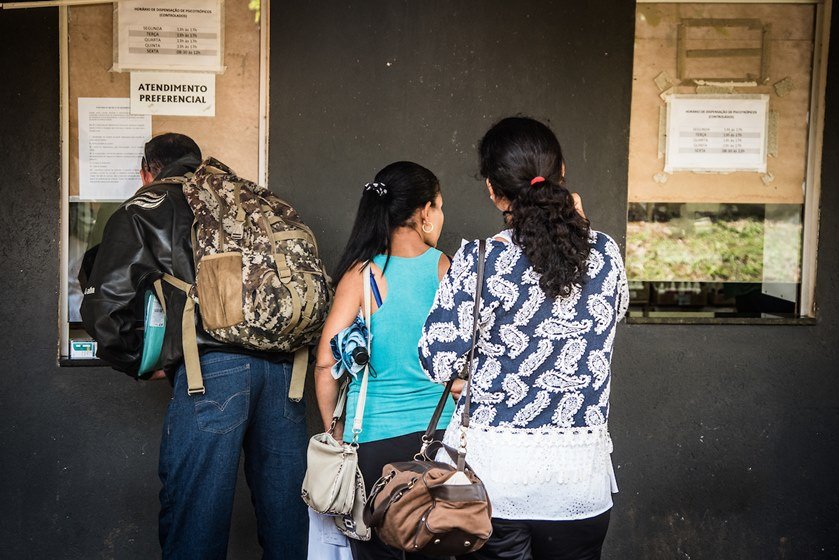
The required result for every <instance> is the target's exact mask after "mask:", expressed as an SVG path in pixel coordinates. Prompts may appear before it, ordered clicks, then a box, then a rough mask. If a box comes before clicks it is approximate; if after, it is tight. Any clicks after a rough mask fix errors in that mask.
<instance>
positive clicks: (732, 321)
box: [626, 317, 818, 326]
mask: <svg viewBox="0 0 839 560" xmlns="http://www.w3.org/2000/svg"><path fill="white" fill-rule="evenodd" d="M626 323H627V324H629V325H766V326H790V325H798V326H814V325H816V324H818V321H817V319H816V318H815V317H797V318H792V317H789V318H787V317H776V318H762V317H729V318H726V317H627V318H626Z"/></svg>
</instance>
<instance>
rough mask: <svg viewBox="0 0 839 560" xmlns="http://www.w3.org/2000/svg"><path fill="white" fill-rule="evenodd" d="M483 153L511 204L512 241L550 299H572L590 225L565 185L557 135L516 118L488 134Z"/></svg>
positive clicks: (487, 170) (485, 169) (485, 166)
mask: <svg viewBox="0 0 839 560" xmlns="http://www.w3.org/2000/svg"><path fill="white" fill-rule="evenodd" d="M479 153H480V157H481V175H483V176H484V177H486V178H487V179H489V182H490V183H491V184H492V188H493V190H494V191H495V194H496V196H501V197H504V198H506V199H507V200H509V201H510V209H509V212H508V219H507V223H508V225H509V227H511V228H512V229H513V240H514V241H515V242H516V244H518V245H519V246H520V247H521V248H522V250H523V251H524V253H525V254H526V255H527V257H528V258H529V259H530V262H531V264H532V265H533V269H534V270H535V271H536V272H538V273H539V274H541V276H542V277H541V280H540V281H539V285H540V286H541V288H542V290H544V292H545V293H546V294H548V295H549V296H551V297H561V296H567V295H569V294H570V293H571V290H572V289H573V287H574V286H575V285H579V284H582V282H583V279H584V273H585V270H586V261H587V259H588V255H589V250H590V243H591V242H590V240H589V234H590V231H591V227H590V224H589V221H588V220H587V219H585V218H584V217H583V216H581V215H580V214H579V213H578V212H577V210H576V208H575V207H574V198H573V197H572V196H571V193H570V192H569V191H568V189H567V188H566V187H565V178H564V177H563V169H562V167H563V158H562V149H561V147H560V145H559V141H558V140H557V139H556V136H554V133H553V132H551V129H549V128H548V127H547V126H545V125H544V124H542V123H540V122H538V121H535V120H533V119H529V118H525V117H511V118H507V119H504V120H502V121H501V122H499V123H498V124H496V125H495V126H493V127H492V128H491V129H490V130H489V132H487V133H486V135H485V136H484V137H483V139H482V140H481V144H480V147H479Z"/></svg>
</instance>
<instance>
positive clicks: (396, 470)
mask: <svg viewBox="0 0 839 560" xmlns="http://www.w3.org/2000/svg"><path fill="white" fill-rule="evenodd" d="M485 253H486V242H485V241H481V242H480V243H479V246H478V274H477V287H476V290H475V291H476V293H475V310H474V314H473V321H472V347H471V349H470V350H469V357H468V360H467V365H466V368H467V369H466V371H467V372H470V373H471V372H472V363H473V361H474V356H475V345H476V343H477V334H478V318H479V310H480V302H481V287H482V285H483V277H484V255H485ZM468 377H471V376H468ZM468 377H467V381H466V388H465V389H464V390H465V393H464V406H463V413H462V415H461V428H460V430H461V431H460V433H461V436H460V438H461V439H460V446H459V448H458V449H457V450H454V449H452V448H450V447H447V446H445V445H443V443H442V442H440V441H434V432H435V431H436V428H437V422H438V421H439V420H440V416H441V414H442V413H443V408H444V407H445V405H446V400H447V399H448V398H449V393H450V392H451V388H452V385H453V383H454V379H452V380H451V381H449V382H448V384H447V385H446V389H445V391H443V396H442V397H441V398H440V402H439V403H437V408H436V409H435V410H434V414H433V415H432V417H431V422H430V423H429V424H428V429H427V430H426V431H425V434H424V435H423V436H422V447H421V448H420V451H419V453H417V454H416V455H415V456H414V460H413V461H404V462H397V463H390V464H387V465H385V467H384V469H382V477H381V478H380V479H379V480H378V481H377V482H376V484H375V485H373V488H372V489H371V491H370V495H369V497H368V498H367V503H366V506H365V508H364V521H365V524H367V525H368V526H370V527H374V528H375V530H376V532H377V534H378V535H379V538H380V539H382V541H383V542H384V543H385V544H387V545H389V546H392V547H395V548H398V549H401V550H405V551H408V552H418V553H422V554H426V555H431V556H451V555H460V554H467V553H469V552H474V551H476V550H478V549H479V548H481V547H482V546H483V545H484V543H486V541H487V539H488V538H489V536H490V535H491V534H492V506H491V505H490V502H489V497H488V496H487V493H486V488H484V485H483V483H482V482H481V480H480V479H479V478H478V476H477V475H476V474H475V472H474V471H473V470H472V469H471V468H470V467H469V465H468V464H467V463H466V428H467V427H468V426H469V409H470V404H471V382H470V381H469V379H468ZM437 449H443V450H445V452H446V453H448V454H449V456H450V457H451V459H452V461H453V462H454V463H455V466H452V465H449V464H447V463H442V462H438V461H434V460H433V459H432V458H431V457H432V456H433V455H432V451H434V450H437Z"/></svg>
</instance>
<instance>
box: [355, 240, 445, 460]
mask: <svg viewBox="0 0 839 560" xmlns="http://www.w3.org/2000/svg"><path fill="white" fill-rule="evenodd" d="M441 255H442V253H441V252H440V251H438V250H437V249H429V250H427V251H426V252H425V253H423V254H422V255H420V256H418V257H413V258H403V257H393V256H392V257H390V260H388V259H387V257H386V256H385V255H377V256H376V257H374V258H373V263H374V264H375V265H376V266H378V267H379V269H380V270H384V277H385V280H386V281H387V296H386V297H385V299H384V302H383V303H382V306H381V307H380V308H379V309H378V310H377V311H376V312H375V313H373V316H372V317H371V319H370V321H371V323H370V324H371V328H372V332H373V340H372V343H371V345H372V348H371V349H370V364H371V366H372V369H371V370H370V380H369V382H368V385H367V402H366V406H365V407H364V422H363V425H362V431H361V434H360V436H359V438H358V441H359V442H360V443H364V442H368V441H379V440H382V439H387V438H392V437H396V436H402V435H405V434H410V433H413V432H420V431H425V429H426V428H427V427H428V423H429V422H430V421H431V415H432V413H433V412H434V408H435V407H436V406H437V403H438V402H439V401H440V396H441V395H442V394H443V386H442V385H438V384H436V383H433V382H432V381H431V380H429V379H428V377H426V376H425V374H424V373H423V371H422V368H421V367H420V362H419V354H418V353H417V347H418V346H419V339H420V335H421V334H422V326H423V324H424V323H425V319H426V317H428V312H429V311H430V310H431V306H432V305H433V303H434V296H435V295H436V293H437V286H438V285H439V283H440V281H439V280H438V277H437V268H438V264H439V261H440V256H441ZM385 261H387V268H385ZM360 387H361V376H360V375H359V376H358V379H354V380H353V381H352V383H351V384H350V391H349V395H348V396H347V419H346V423H345V424H344V441H347V442H349V441H352V425H353V419H354V418H355V406H356V403H357V402H358V390H359V388H360ZM454 408H455V405H454V400H452V399H449V402H448V403H447V404H446V408H445V409H444V410H443V415H442V416H441V417H440V422H439V424H438V428H440V429H445V428H446V426H447V425H448V423H449V420H450V419H451V417H452V415H453V414H454ZM419 444H420V442H419V440H417V446H418V447H417V448H419ZM409 458H410V457H407V458H405V460H408V459H409Z"/></svg>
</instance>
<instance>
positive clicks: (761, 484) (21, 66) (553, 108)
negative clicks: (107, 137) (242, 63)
mask: <svg viewBox="0 0 839 560" xmlns="http://www.w3.org/2000/svg"><path fill="white" fill-rule="evenodd" d="M633 14H634V6H633V5H632V3H631V2H624V1H621V0H608V1H604V2H600V3H593V2H590V3H589V2H571V1H570V0H569V1H564V2H547V1H539V2H537V1H533V2H502V1H494V2H490V1H475V0H470V1H466V0H462V1H459V2H443V1H425V2H393V1H387V0H366V1H364V2H342V3H338V2H294V3H292V2H284V3H280V2H276V3H274V5H273V6H272V14H271V16H272V17H271V19H272V29H271V34H272V43H271V46H272V51H271V158H270V171H271V187H272V188H273V189H274V190H275V191H277V192H280V193H282V194H283V195H284V196H287V197H288V198H290V199H291V200H292V201H293V202H294V203H295V204H296V206H297V207H298V209H299V210H300V212H301V213H302V215H303V217H304V219H305V220H306V221H307V222H308V223H309V224H310V225H311V226H313V227H314V228H315V230H316V232H317V233H318V235H319V239H320V243H321V246H322V247H323V252H324V255H325V258H326V259H327V261H328V263H329V264H330V265H334V263H335V261H336V259H337V256H338V254H339V253H340V251H341V249H342V247H343V243H344V240H345V238H346V235H347V233H348V231H349V227H350V225H351V222H352V218H353V215H354V212H355V206H356V204H357V200H358V197H359V194H360V192H361V186H362V185H363V184H364V183H365V182H366V181H369V180H370V179H371V177H372V176H373V174H374V173H375V172H376V171H377V170H378V169H379V168H381V167H382V166H384V165H385V164H387V163H389V162H391V161H394V160H396V159H411V160H414V161H417V162H419V163H422V164H424V165H426V166H427V167H429V168H430V169H432V170H433V171H435V173H437V175H438V176H439V177H440V179H441V182H442V185H443V192H444V197H445V211H446V215H447V220H446V231H445V234H444V237H443V239H442V244H443V248H444V249H448V250H449V251H451V250H453V249H455V248H456V247H457V245H458V242H459V240H460V238H461V237H467V238H474V237H477V236H479V235H488V234H490V233H492V232H494V231H495V230H497V229H498V228H499V227H500V223H499V221H498V218H497V216H496V214H495V213H494V212H493V211H492V208H491V206H490V205H489V202H488V200H487V199H486V193H485V191H484V190H483V189H482V188H481V183H480V181H478V180H477V179H476V178H475V174H476V171H477V158H476V155H475V143H476V142H477V140H478V139H479V138H480V136H481V134H482V133H483V132H484V131H485V130H486V129H487V128H488V127H489V126H490V125H491V124H492V123H493V122H494V121H495V120H497V119H499V118H501V117H503V116H507V115H510V114H515V113H519V112H522V113H525V114H528V115H531V116H534V117H537V118H541V119H546V120H549V121H550V123H551V125H552V126H553V128H554V129H555V130H556V131H557V133H558V135H559V137H560V141H561V142H562V143H563V147H564V149H565V151H566V155H567V159H568V168H569V172H568V176H569V180H570V182H571V184H572V186H573V187H574V188H575V189H576V190H578V191H579V192H581V193H582V195H583V197H584V200H585V204H586V209H587V211H588V213H589V216H590V217H591V219H592V221H593V223H594V225H595V227H597V228H598V229H601V230H604V231H606V232H608V233H610V234H612V235H613V236H614V237H616V238H617V239H622V238H623V235H624V231H625V225H624V221H625V209H626V158H627V138H628V124H629V101H630V91H631V75H632V72H631V64H632V43H633V41H632V34H633V27H634V19H633ZM837 25H839V22H837V18H836V17H834V28H836V26H837ZM834 35H835V34H834ZM834 42H835V41H834ZM57 53H58V45H57V11H56V10H54V9H47V10H29V11H20V12H0V72H1V73H0V75H2V76H3V77H4V84H3V86H2V88H0V169H2V170H3V175H2V178H0V192H2V195H3V200H4V202H5V204H3V205H2V206H0V232H2V235H3V243H2V244H1V245H0V253H2V258H3V261H2V262H3V266H2V267H0V287H2V289H0V328H2V332H3V335H4V342H3V345H2V348H3V353H2V356H3V358H4V365H5V367H4V370H3V375H2V376H0V379H2V381H0V383H2V389H0V411H2V418H3V421H2V422H0V450H1V451H0V472H2V473H3V476H2V477H0V497H2V498H3V499H2V501H0V504H2V505H0V507H2V519H3V523H2V524H0V542H3V543H4V546H3V547H2V552H1V553H0V556H2V557H8V558H73V559H76V558H78V559H89V558H132V559H133V558H151V557H155V556H156V555H157V554H158V552H157V550H158V548H157V542H156V523H157V516H156V513H157V490H158V481H157V478H156V463H157V446H158V442H159V430H160V427H161V419H162V416H163V412H164V409H165V406H166V401H167V399H168V394H169V390H168V387H167V386H166V385H165V384H152V383H149V384H137V383H132V382H131V381H130V380H128V379H127V378H126V377H124V376H122V375H121V374H118V373H114V372H112V371H110V370H108V369H105V368H58V367H57V366H56V359H55V355H56V339H57V330H56V317H57V315H58V313H57V299H58V296H57V291H58V231H59V230H58V227H59V224H58V220H59V187H58V176H59V171H60V169H59V159H58V157H59V156H58V138H59V128H58V99H59V91H58V60H57V59H58V57H57ZM837 61H839V56H837V55H836V49H835V48H834V56H833V57H832V58H831V68H830V74H831V76H830V79H829V83H828V100H829V102H828V107H827V116H826V126H825V128H826V134H825V146H824V148H825V154H827V157H826V158H825V162H824V170H823V184H824V189H823V195H822V226H821V228H822V229H821V244H820V247H821V253H820V255H821V258H820V261H819V263H820V264H819V271H818V272H819V276H818V278H819V284H818V290H817V296H818V301H819V317H820V318H819V322H818V324H817V325H816V326H794V327H793V326H791V327H762V326H662V325H622V326H621V327H620V329H619V334H618V339H617V347H618V349H617V352H616V356H615V360H614V364H613V365H614V375H615V379H614V386H613V397H612V420H611V429H612V433H613V438H614V440H615V453H614V460H615V465H616V467H617V475H618V482H619V484H620V486H621V493H620V494H619V495H617V496H616V499H615V510H614V512H613V517H612V519H613V522H612V527H611V529H610V533H609V536H608V537H607V542H606V554H605V557H606V558H609V559H618V558H621V559H624V558H626V559H641V558H655V559H659V558H660V559H676V558H677V559H681V558H684V559H688V558H692V559H704V558H707V559H717V558H761V559H764V558H766V559H771V558H777V559H785V560H786V559H799V558H836V557H839V505H837V495H839V482H837V478H836V477H835V476H834V473H833V470H834V466H835V465H836V464H837V460H839V452H837V448H839V436H837V433H839V397H837V390H839V381H837V378H836V374H835V373H834V372H835V370H836V366H835V364H836V363H837V358H839V349H837V342H838V341H839V339H838V338H837V334H839V333H838V332H837V328H838V327H839V296H837V295H836V294H837V288H839V286H837V278H839V266H837V261H836V259H834V258H833V254H834V253H835V251H834V249H832V248H833V247H835V246H837V244H839V193H837V191H836V189H835V188H834V187H835V185H836V184H837V182H839V161H837V158H835V157H833V156H835V154H836V153H837V150H839V105H837V102H839V62H837ZM831 154H833V156H831ZM230 550H231V554H230V557H231V558H234V559H238V558H254V557H258V546H257V545H256V536H255V528H254V521H253V515H252V513H251V512H250V504H249V500H248V495H247V489H246V487H245V486H244V485H240V492H239V497H238V499H237V504H236V511H235V513H234V526H233V528H232V531H231V545H230Z"/></svg>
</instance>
